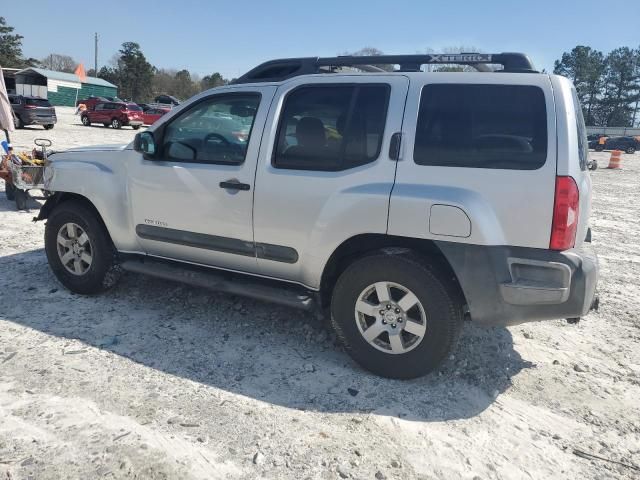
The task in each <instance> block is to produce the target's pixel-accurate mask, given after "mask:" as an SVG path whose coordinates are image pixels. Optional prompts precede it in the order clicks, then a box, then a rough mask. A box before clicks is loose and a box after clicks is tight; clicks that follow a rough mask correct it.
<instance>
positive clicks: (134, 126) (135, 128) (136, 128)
mask: <svg viewBox="0 0 640 480" xmlns="http://www.w3.org/2000/svg"><path fill="white" fill-rule="evenodd" d="M131 128H133V129H134V130H140V125H131Z"/></svg>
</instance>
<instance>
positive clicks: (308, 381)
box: [0, 249, 532, 421]
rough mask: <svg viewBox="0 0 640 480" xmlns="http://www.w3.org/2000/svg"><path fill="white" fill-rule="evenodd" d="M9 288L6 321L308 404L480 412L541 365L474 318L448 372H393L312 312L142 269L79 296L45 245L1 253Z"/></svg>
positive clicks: (197, 377) (224, 385) (335, 408)
mask: <svg viewBox="0 0 640 480" xmlns="http://www.w3.org/2000/svg"><path fill="white" fill-rule="evenodd" d="M0 291H2V292H3V293H2V296H3V297H4V298H5V300H3V301H2V302H0V318H2V319H4V320H7V321H10V322H14V323H16V324H20V325H23V326H25V327H29V328H32V329H36V330H39V331H41V332H43V333H46V334H48V335H54V336H56V337H61V338H69V339H78V340H80V341H82V342H84V343H86V344H87V345H90V346H93V347H97V348H100V349H103V350H107V351H110V352H113V353H115V354H117V355H120V356H123V357H127V358H129V359H131V360H133V361H135V362H137V363H139V364H142V365H145V366H147V367H150V368H153V369H157V370H159V371H162V372H165V373H168V374H171V375H176V376H179V377H183V378H186V379H189V380H192V381H195V382H198V383H200V384H203V385H207V386H211V387H214V388H218V389H223V390H227V391H230V392H234V393H237V394H240V395H244V396H247V397H252V398H256V399H259V400H261V401H264V402H270V403H272V404H274V405H280V406H285V407H289V408H293V409H300V410H311V411H319V412H327V413H339V412H376V413H379V414H383V415H391V416H397V417H401V418H406V419H411V420H416V421H442V420H450V419H460V418H469V417H472V416H475V415H477V414H479V413H480V412H482V411H483V410H485V409H486V408H487V407H488V406H489V405H491V403H492V402H493V401H494V398H495V396H496V395H497V394H498V393H501V392H503V391H504V390H506V389H507V388H509V387H510V386H511V378H512V377H513V376H514V375H516V374H517V373H518V372H520V371H521V370H522V369H526V368H531V367H532V364H530V363H529V362H527V361H524V360H523V359H522V358H521V357H520V356H519V354H518V353H517V352H516V351H515V350H514V349H513V342H512V337H511V334H510V333H509V331H508V330H507V329H504V328H490V329H484V328H478V327H475V326H473V325H470V324H468V325H466V326H465V327H466V328H465V329H464V332H463V335H462V337H461V339H460V341H459V343H458V345H457V347H456V349H455V352H454V354H453V356H452V358H449V359H448V360H447V361H446V362H445V363H444V365H443V366H442V368H441V369H440V370H439V371H438V372H435V373H432V374H431V375H428V376H426V377H423V378H421V379H417V380H412V381H396V380H388V379H383V378H380V377H376V376H374V375H371V374H369V373H368V372H366V371H363V370H362V369H361V368H359V367H358V366H357V365H356V364H354V363H353V362H352V361H351V360H350V359H349V357H348V356H347V354H346V353H345V352H343V351H342V349H341V348H340V347H339V346H336V345H335V344H334V342H333V341H332V338H331V336H330V335H329V334H328V333H327V331H326V330H325V329H324V327H323V324H322V322H321V321H318V320H316V319H315V318H313V316H311V315H309V314H306V313H300V312H298V311H295V310H289V309H286V308H282V307H278V306H273V305H270V304H264V303H260V302H255V301H251V300H247V299H243V298H238V297H231V296H228V295H223V294H216V293H211V292H209V291H206V290H199V289H193V288H191V287H187V286H183V285H179V284H174V283H171V282H165V281H160V280H156V279H151V278H146V277H142V276H137V275H132V274H129V275H126V276H125V277H123V279H122V281H121V283H120V284H119V285H118V286H117V287H116V288H115V289H113V290H112V291H110V292H108V293H107V294H105V295H102V296H98V297H83V296H78V295H74V294H71V293H70V292H68V291H66V290H65V289H64V288H63V287H62V286H61V285H60V284H59V283H58V282H57V280H56V279H55V278H54V277H53V275H52V274H51V273H50V271H49V268H48V266H47V262H46V258H45V255H44V251H43V250H42V249H40V250H33V251H28V252H24V253H20V254H15V255H9V256H4V257H0ZM391 361H392V360H391Z"/></svg>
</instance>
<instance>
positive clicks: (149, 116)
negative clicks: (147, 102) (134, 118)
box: [142, 108, 171, 125]
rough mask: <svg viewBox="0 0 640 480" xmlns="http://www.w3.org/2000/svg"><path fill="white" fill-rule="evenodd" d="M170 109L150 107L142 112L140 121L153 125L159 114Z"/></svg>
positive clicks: (161, 114)
mask: <svg viewBox="0 0 640 480" xmlns="http://www.w3.org/2000/svg"><path fill="white" fill-rule="evenodd" d="M170 111H171V109H170V108H150V109H149V110H147V111H146V112H144V113H143V114H142V121H143V123H144V124H145V125H153V123H154V122H156V121H157V120H158V119H159V118H160V117H161V116H163V115H164V114H165V113H167V112H170Z"/></svg>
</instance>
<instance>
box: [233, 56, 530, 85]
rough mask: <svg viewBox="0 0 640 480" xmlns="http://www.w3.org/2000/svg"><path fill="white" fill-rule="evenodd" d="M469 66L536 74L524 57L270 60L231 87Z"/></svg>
mask: <svg viewBox="0 0 640 480" xmlns="http://www.w3.org/2000/svg"><path fill="white" fill-rule="evenodd" d="M447 64H457V65H469V66H472V67H474V68H476V69H477V70H478V71H485V72H486V71H491V69H489V67H488V66H487V65H489V64H498V65H502V67H503V69H502V70H498V71H499V72H518V73H537V70H536V69H535V67H534V66H533V63H531V60H530V59H529V57H527V56H526V55H525V54H524V53H439V54H428V55H371V56H351V55H344V56H339V57H324V58H321V57H303V58H283V59H279V60H270V61H268V62H265V63H263V64H261V65H258V66H257V67H255V68H254V69H252V70H250V71H248V72H247V73H245V74H244V75H242V76H241V77H240V78H238V79H236V80H235V81H233V82H232V83H254V82H278V81H282V80H286V79H288V78H293V77H297V76H300V75H309V74H313V73H333V72H335V71H336V70H337V69H338V68H341V67H356V68H359V69H360V70H365V71H378V70H379V71H382V70H381V69H379V68H376V67H375V65H400V69H399V70H394V71H395V72H419V71H420V67H421V66H422V65H447Z"/></svg>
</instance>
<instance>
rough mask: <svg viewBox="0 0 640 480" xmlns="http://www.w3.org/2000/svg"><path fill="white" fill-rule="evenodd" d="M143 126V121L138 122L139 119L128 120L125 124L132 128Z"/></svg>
mask: <svg viewBox="0 0 640 480" xmlns="http://www.w3.org/2000/svg"><path fill="white" fill-rule="evenodd" d="M142 124H143V122H142V120H138V119H135V120H129V119H127V120H126V121H125V122H123V125H129V126H130V127H135V126H140V125H142Z"/></svg>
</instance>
